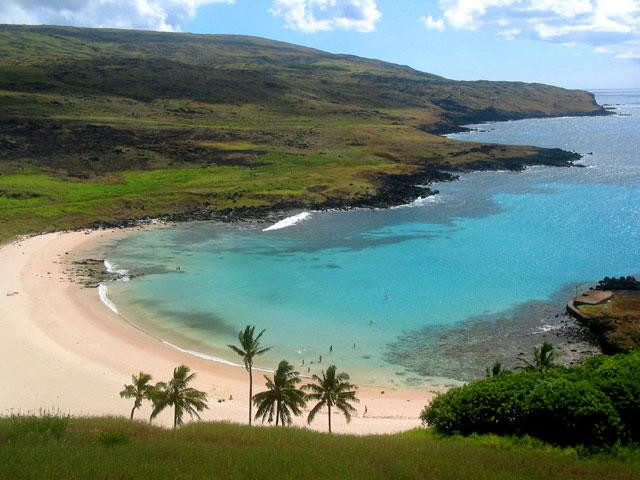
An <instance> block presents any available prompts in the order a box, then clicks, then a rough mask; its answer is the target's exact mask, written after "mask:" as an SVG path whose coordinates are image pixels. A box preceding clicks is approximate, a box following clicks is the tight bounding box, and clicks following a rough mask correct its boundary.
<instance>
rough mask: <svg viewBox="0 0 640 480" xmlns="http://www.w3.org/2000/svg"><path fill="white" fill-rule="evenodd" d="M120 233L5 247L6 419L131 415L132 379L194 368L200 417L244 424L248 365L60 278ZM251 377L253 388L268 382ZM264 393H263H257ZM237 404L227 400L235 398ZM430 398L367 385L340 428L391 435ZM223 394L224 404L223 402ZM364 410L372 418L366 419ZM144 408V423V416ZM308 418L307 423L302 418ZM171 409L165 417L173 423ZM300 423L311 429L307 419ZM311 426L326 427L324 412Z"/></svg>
mask: <svg viewBox="0 0 640 480" xmlns="http://www.w3.org/2000/svg"><path fill="white" fill-rule="evenodd" d="M118 232H121V230H115V231H105V230H100V231H90V232H59V233H51V234H45V235H39V236H35V237H31V238H28V239H25V240H22V241H16V242H14V243H11V244H8V245H5V246H2V247H0V266H1V267H2V276H1V277H0V324H1V325H2V327H3V335H1V336H0V348H1V349H2V352H3V362H0V369H1V371H0V375H1V377H2V379H3V389H1V390H0V413H2V414H8V413H11V412H14V413H15V412H37V411H40V410H50V411H51V410H53V411H60V412H62V413H70V414H72V415H128V413H129V410H130V408H131V404H130V402H129V401H127V400H122V399H120V397H119V396H118V392H119V391H120V390H121V389H122V386H123V384H124V383H125V382H128V381H129V379H130V376H131V374H132V373H137V372H138V371H140V370H142V371H145V372H149V373H151V374H152V375H153V376H154V379H156V380H165V379H168V378H169V376H170V375H171V372H172V370H173V367H174V366H176V365H179V364H182V363H184V364H186V365H188V366H190V367H191V368H192V369H193V370H194V371H195V372H196V373H197V379H196V382H195V386H196V387H197V388H199V389H201V390H204V391H206V392H207V394H208V395H209V410H208V411H206V412H205V413H204V415H203V417H202V418H203V419H204V420H225V421H232V422H242V423H244V422H246V421H247V416H248V411H247V410H248V392H247V389H248V382H247V374H246V372H245V371H244V369H242V368H237V367H232V366H228V365H223V364H220V363H215V362H211V361H208V360H204V359H201V358H197V357H195V356H193V355H189V354H186V353H183V352H180V351H178V350H176V349H174V348H171V347H170V346H168V345H165V344H163V343H161V342H160V341H158V340H156V339H154V338H152V337H151V336H149V335H147V334H145V333H144V332H142V331H140V330H138V329H136V328H135V327H133V326H132V325H130V324H128V323H126V322H125V321H124V320H123V319H122V318H121V317H119V316H118V315H115V314H114V312H112V311H111V310H109V308H107V306H106V305H104V304H103V303H102V302H100V300H99V297H98V292H97V289H94V288H81V286H80V285H79V284H77V283H73V282H71V281H70V280H69V279H68V278H67V275H66V274H65V273H64V271H65V269H67V268H68V264H69V262H70V261H71V259H73V256H74V252H78V251H81V250H83V249H86V248H88V247H89V246H90V245H91V244H92V243H94V242H96V241H98V240H104V239H106V238H108V236H110V235H114V234H118ZM263 383H264V382H263V381H262V376H261V375H260V374H255V375H254V384H257V385H258V386H259V387H261V386H262V385H263ZM258 391H259V388H258ZM230 396H233V400H231V401H229V397H230ZM431 396H432V394H431V393H429V392H422V391H414V390H392V389H389V388H386V389H385V393H384V394H381V392H380V390H379V389H370V388H362V389H361V390H360V391H359V398H360V400H361V403H360V404H359V405H358V415H357V416H356V417H354V418H353V420H352V422H351V423H350V424H349V425H346V424H345V422H344V420H343V419H342V418H341V417H337V416H336V417H335V419H334V421H333V422H332V423H333V425H334V429H335V431H337V432H345V433H358V434H367V433H392V432H398V431H403V430H408V429H411V428H415V427H418V426H419V425H420V421H419V419H418V415H419V413H420V410H421V409H422V407H423V406H424V405H425V403H426V402H427V401H428V400H429V399H430V398H431ZM222 398H224V399H225V401H224V402H222V403H219V402H218V399H222ZM365 405H366V406H367V409H368V414H367V415H366V417H363V415H362V413H363V411H364V407H365ZM149 412H150V410H149V408H148V405H146V406H145V407H143V411H142V412H141V413H140V414H139V418H148V414H149ZM305 418H306V417H305ZM170 421H171V416H170V414H169V412H167V413H166V414H163V416H161V417H160V418H159V422H160V423H163V424H165V425H168V424H169V423H170ZM296 424H297V425H300V426H303V425H306V421H305V420H304V419H303V418H299V419H297V421H296ZM311 428H314V429H318V430H325V429H326V415H324V414H323V415H319V416H318V417H317V418H316V420H315V422H314V423H313V424H312V425H311Z"/></svg>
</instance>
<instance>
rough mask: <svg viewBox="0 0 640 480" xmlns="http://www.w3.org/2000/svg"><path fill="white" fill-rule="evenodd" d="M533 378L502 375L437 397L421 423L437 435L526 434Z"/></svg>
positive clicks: (426, 410)
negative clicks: (526, 418) (527, 409)
mask: <svg viewBox="0 0 640 480" xmlns="http://www.w3.org/2000/svg"><path fill="white" fill-rule="evenodd" d="M535 383H536V380H535V377H534V376H533V375H525V374H520V375H499V376H496V377H491V378H488V379H486V380H480V381H477V382H473V383H470V384H468V385H464V386H462V387H458V388H453V389H451V390H449V391H448V392H447V393H445V394H441V395H438V396H437V397H436V398H435V399H434V400H433V402H431V404H430V405H429V406H428V407H426V408H425V409H424V410H423V412H422V416H421V418H422V421H423V422H424V423H426V424H429V425H432V426H434V427H436V429H437V430H438V432H442V433H449V434H461V435H469V434H472V433H497V434H500V435H513V434H521V433H524V431H523V428H522V425H523V423H524V418H525V415H526V412H525V410H524V405H525V402H524V400H525V398H526V396H527V395H528V394H529V392H530V391H531V390H532V389H533V388H534V386H535Z"/></svg>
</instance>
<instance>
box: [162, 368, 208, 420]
mask: <svg viewBox="0 0 640 480" xmlns="http://www.w3.org/2000/svg"><path fill="white" fill-rule="evenodd" d="M190 371H191V370H190V369H189V367H187V366H186V365H180V366H179V367H176V368H174V369H173V378H172V379H171V380H170V381H169V383H164V382H159V383H157V384H156V385H155V387H154V388H153V390H152V391H151V392H150V396H151V401H152V402H153V412H151V420H153V419H154V418H155V417H156V416H157V415H158V414H159V413H160V412H162V411H163V410H164V409H165V408H167V407H173V408H174V411H173V428H176V427H177V426H179V425H182V423H183V422H182V418H183V416H184V414H185V413H188V414H189V416H190V417H191V418H193V417H194V416H195V417H196V418H198V419H199V418H200V415H198V412H201V411H203V410H204V409H205V408H209V407H208V406H207V394H206V393H205V392H201V391H200V390H196V389H195V388H191V387H189V386H187V385H188V384H189V382H191V381H192V380H193V379H194V378H195V376H196V374H195V373H189V372H190Z"/></svg>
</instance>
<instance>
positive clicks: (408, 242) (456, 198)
mask: <svg viewBox="0 0 640 480" xmlns="http://www.w3.org/2000/svg"><path fill="white" fill-rule="evenodd" d="M597 95H598V100H599V101H600V103H607V104H616V108H617V112H618V113H619V115H616V116H610V117H592V118H559V119H545V120H522V121H514V122H502V123H494V124H486V125H481V126H477V128H478V129H479V130H478V131H473V132H470V133H466V134H459V135H455V136H454V137H455V138H459V139H463V140H465V139H468V140H480V141H485V142H497V143H511V144H514V143H521V144H533V145H539V146H548V147H561V148H565V149H568V150H574V151H577V152H579V153H585V154H587V153H588V155H586V156H585V157H584V158H583V160H582V162H581V163H583V164H584V165H587V168H570V169H567V168H544V167H535V168H531V169H528V170H527V171H525V172H521V173H510V172H486V173H474V174H466V175H463V176H462V177H461V178H460V180H459V181H457V182H450V183H444V184H439V185H437V186H436V188H438V189H439V190H440V192H441V193H440V195H438V196H437V197H434V198H432V199H430V200H429V201H426V202H420V204H419V205H416V206H411V207H404V208H395V209H389V210H355V211H349V212H313V213H312V215H311V216H310V217H308V218H307V219H305V220H303V221H301V222H300V223H297V224H296V225H293V226H290V227H287V228H283V229H279V230H273V231H266V232H265V231H263V229H264V228H265V227H266V226H267V225H265V224H249V225H241V226H237V225H223V224H219V223H213V222H211V223H209V222H199V223H191V224H182V225H178V226H175V227H167V228H161V229H154V230H147V231H143V232H136V233H133V234H130V235H128V236H126V237H125V238H123V239H121V240H119V241H117V242H115V243H113V244H110V245H108V246H106V249H107V253H106V258H107V259H108V260H109V261H110V262H112V263H114V264H116V265H117V266H118V268H124V269H127V270H129V271H130V272H132V273H133V274H140V276H138V277H135V278H133V279H132V280H131V281H129V282H116V283H113V284H111V285H109V297H110V298H111V300H112V301H113V302H114V303H115V304H116V305H117V306H118V310H119V311H120V312H121V314H122V315H124V316H125V317H126V318H127V319H128V320H129V321H131V322H133V323H135V324H138V325H139V326H141V328H144V329H146V330H148V331H150V332H152V333H153V334H154V335H156V336H158V337H159V338H162V339H164V340H166V341H169V342H171V343H172V344H174V345H178V346H180V347H181V348H185V349H189V350H195V351H198V352H201V353H205V354H208V355H211V356H215V357H220V358H223V359H226V360H231V361H235V359H234V357H233V355H232V354H231V352H230V351H229V352H228V351H227V350H228V349H226V347H224V345H225V344H227V343H231V342H233V341H234V340H235V336H236V332H237V331H238V330H239V329H240V328H241V327H242V326H244V325H246V324H255V325H257V326H258V327H260V328H265V329H267V334H266V337H265V340H266V342H267V343H268V344H270V345H273V347H274V349H273V350H272V352H270V353H269V355H268V356H265V357H264V358H262V359H261V360H260V361H259V363H260V364H261V365H262V366H266V367H269V366H271V365H273V364H275V362H276V361H278V360H279V359H281V358H288V359H290V360H291V361H293V362H294V363H295V364H297V365H298V366H299V367H300V369H301V370H302V371H303V372H306V370H307V369H310V370H311V372H315V371H317V370H318V368H321V367H325V366H326V365H327V364H328V362H329V361H330V362H333V363H336V364H337V365H338V366H339V368H342V369H346V370H348V371H349V372H351V373H352V374H353V376H354V378H355V379H356V380H357V381H358V382H360V383H366V384H379V385H421V384H422V383H424V382H433V378H434V377H446V378H453V379H460V380H462V379H468V378H473V377H474V376H477V375H479V374H481V373H482V371H483V369H484V366H485V365H487V364H488V363H491V361H492V360H493V359H494V358H505V359H506V358H513V356H514V355H516V354H517V353H518V352H520V351H528V350H529V348H530V346H531V345H534V344H536V343H539V342H540V341H541V339H543V338H545V339H546V338H551V339H552V340H553V339H555V340H558V341H559V339H560V332H561V330H562V329H561V328H560V327H561V323H560V320H559V319H558V318H556V315H555V314H556V313H558V312H560V311H561V310H562V308H561V306H562V303H563V302H566V300H567V299H568V298H569V297H570V296H571V294H573V288H574V287H573V286H574V285H576V284H581V283H585V282H592V281H594V280H597V279H599V278H601V277H603V276H604V275H622V274H628V273H636V272H640V92H634V91H626V92H624V91H608V92H597ZM178 268H179V271H178V270H177V269H178ZM568 292H571V293H568ZM554 335H555V336H556V337H557V338H556V337H554ZM354 345H355V346H354ZM330 346H332V347H333V351H332V352H330V351H329V350H330ZM320 355H322V356H323V361H322V363H319V362H318V361H319V356H320ZM303 360H304V361H305V363H304V366H302V361H303ZM311 362H313V363H311Z"/></svg>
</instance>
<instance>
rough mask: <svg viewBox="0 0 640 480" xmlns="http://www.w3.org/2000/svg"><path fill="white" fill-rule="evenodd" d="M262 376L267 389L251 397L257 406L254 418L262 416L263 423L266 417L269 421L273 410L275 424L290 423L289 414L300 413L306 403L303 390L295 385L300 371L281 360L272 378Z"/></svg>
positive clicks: (290, 417) (271, 419) (298, 379)
mask: <svg viewBox="0 0 640 480" xmlns="http://www.w3.org/2000/svg"><path fill="white" fill-rule="evenodd" d="M264 378H265V379H266V380H267V383H266V386H267V390H266V391H264V392H260V393H256V395H255V396H254V397H253V403H255V405H256V407H257V410H256V416H255V419H256V420H257V419H258V418H262V423H264V421H265V419H266V418H267V417H268V420H269V422H271V421H273V415H274V411H275V417H276V426H278V423H281V424H282V425H283V426H284V425H290V424H291V420H292V416H291V414H292V413H293V414H294V415H300V414H301V413H302V409H303V408H304V406H305V404H306V400H305V394H304V392H303V391H302V390H301V389H299V388H298V387H297V385H298V384H299V383H300V381H301V380H300V372H296V371H294V370H293V365H291V364H290V363H289V362H287V361H286V360H282V361H281V362H280V363H279V364H278V368H277V369H276V371H275V373H274V374H273V380H272V379H271V378H269V377H268V376H266V375H265V376H264Z"/></svg>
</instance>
